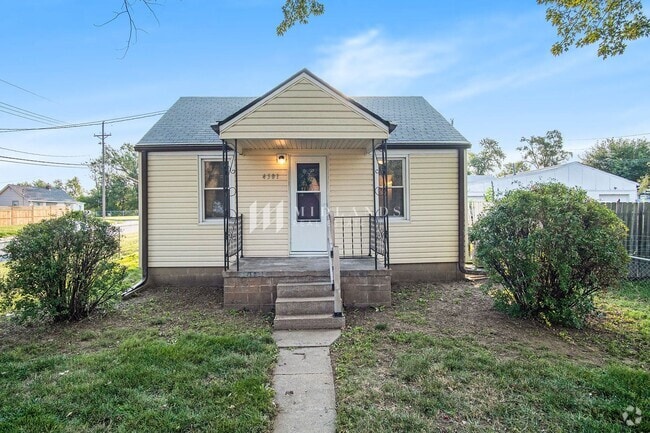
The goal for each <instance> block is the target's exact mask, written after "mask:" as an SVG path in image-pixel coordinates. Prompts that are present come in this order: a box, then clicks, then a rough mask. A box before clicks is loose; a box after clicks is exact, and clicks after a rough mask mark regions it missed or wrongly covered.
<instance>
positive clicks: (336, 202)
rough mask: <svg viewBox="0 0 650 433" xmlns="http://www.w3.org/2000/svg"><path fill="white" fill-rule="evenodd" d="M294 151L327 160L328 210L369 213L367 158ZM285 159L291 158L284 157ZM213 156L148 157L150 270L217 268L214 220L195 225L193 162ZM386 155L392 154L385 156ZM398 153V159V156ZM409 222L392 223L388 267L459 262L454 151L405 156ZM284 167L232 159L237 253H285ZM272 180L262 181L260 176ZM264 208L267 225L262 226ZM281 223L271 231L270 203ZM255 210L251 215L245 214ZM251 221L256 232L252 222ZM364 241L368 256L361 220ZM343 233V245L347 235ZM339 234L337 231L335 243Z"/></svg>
mask: <svg viewBox="0 0 650 433" xmlns="http://www.w3.org/2000/svg"><path fill="white" fill-rule="evenodd" d="M294 152H295V154H299V155H305V154H314V155H316V154H318V155H324V156H327V170H328V201H329V203H328V204H329V208H330V210H331V211H333V212H334V213H335V215H340V216H352V215H363V216H364V217H365V216H367V215H368V213H370V212H372V208H373V198H374V197H373V190H372V163H371V155H370V154H366V153H360V152H350V151H347V152H337V151H332V150H322V151H302V152H296V151H294ZM288 155H289V158H291V155H292V153H291V152H288ZM201 156H202V157H210V158H217V159H218V158H220V157H221V152H212V153H196V152H150V153H149V170H148V171H149V197H148V199H149V266H151V267H198V266H223V225H222V223H221V221H220V220H219V221H215V222H211V223H200V222H199V217H200V215H199V213H200V181H199V174H200V167H199V158H200V157H201ZM389 156H393V155H392V154H391V152H389ZM400 156H405V155H400ZM407 161H408V164H407V167H408V170H409V171H408V176H407V179H408V185H407V189H406V191H407V194H408V197H409V199H408V220H395V219H391V222H390V238H391V243H390V248H391V250H390V252H391V262H392V263H395V264H399V263H433V262H440V263H444V262H456V261H458V166H457V164H458V158H457V152H456V151H455V150H439V151H429V152H426V153H412V154H410V155H408V158H407ZM289 167H290V163H287V164H285V165H279V164H277V162H276V154H275V153H271V152H269V151H266V152H264V151H258V152H252V151H251V152H249V153H246V154H245V155H240V156H239V175H238V176H239V211H240V213H242V214H243V215H244V255H245V256H248V257H286V256H288V255H289V253H290V251H289V236H290V234H289V217H290V215H289V203H290V197H289V177H288V176H289V173H288V169H289ZM268 174H271V175H276V178H271V179H264V177H263V176H264V175H268ZM267 205H268V208H267V210H266V215H267V220H266V224H267V227H264V225H265V221H264V214H265V210H264V209H265V207H266V206H267ZM278 205H280V210H281V215H282V224H281V225H280V226H279V229H278V228H277V227H276V218H277V213H276V209H277V206H278ZM253 211H255V218H252V215H251V213H252V212H253ZM254 220H256V224H257V226H256V227H253V226H252V224H253V221H254ZM362 227H363V230H362V232H361V233H360V232H359V231H357V229H356V228H355V245H357V246H358V245H360V244H359V239H360V236H363V244H361V245H360V246H362V248H363V251H364V252H367V242H368V240H369V235H370V234H369V233H368V227H367V220H366V219H364V221H363V224H362ZM349 229H350V228H349V227H348V228H347V229H346V236H348V237H347V238H346V240H347V242H349V241H350V237H349V236H350V235H351V232H350V230H349ZM342 236H343V233H342V229H341V227H339V230H337V243H338V244H339V245H341V242H342Z"/></svg>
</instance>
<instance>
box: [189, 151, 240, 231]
mask: <svg viewBox="0 0 650 433" xmlns="http://www.w3.org/2000/svg"><path fill="white" fill-rule="evenodd" d="M210 161H214V162H222V161H223V158H222V157H221V156H210V155H200V156H199V157H198V170H197V173H198V194H199V215H198V217H199V225H213V224H221V225H223V217H221V218H211V219H205V212H204V210H205V189H204V186H203V182H204V178H205V175H204V167H205V165H204V162H210ZM228 161H229V162H231V161H232V158H229V159H228ZM234 179H235V177H234V175H233V174H232V173H229V182H230V184H231V185H232V183H233V182H234ZM233 205H234V200H233V197H232V196H230V207H231V208H232V206H233Z"/></svg>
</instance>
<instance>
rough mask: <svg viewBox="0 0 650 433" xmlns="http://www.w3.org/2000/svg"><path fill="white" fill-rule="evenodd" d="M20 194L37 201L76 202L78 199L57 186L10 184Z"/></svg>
mask: <svg viewBox="0 0 650 433" xmlns="http://www.w3.org/2000/svg"><path fill="white" fill-rule="evenodd" d="M9 187H10V188H12V189H13V190H14V191H16V192H17V193H18V194H20V195H22V196H23V197H25V200H27V201H36V202H56V203H76V202H77V200H75V199H74V198H72V197H71V196H70V195H69V194H68V193H67V192H65V191H63V190H62V189H56V188H50V189H47V188H36V187H33V186H19V185H9Z"/></svg>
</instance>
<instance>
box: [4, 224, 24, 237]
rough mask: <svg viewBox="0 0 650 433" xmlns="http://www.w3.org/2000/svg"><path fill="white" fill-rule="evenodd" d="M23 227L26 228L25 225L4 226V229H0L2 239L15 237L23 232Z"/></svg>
mask: <svg viewBox="0 0 650 433" xmlns="http://www.w3.org/2000/svg"><path fill="white" fill-rule="evenodd" d="M23 227H25V226H24V225H19V226H2V227H0V239H2V238H8V237H11V236H15V235H16V234H17V233H18V232H19V231H21V230H22V229H23Z"/></svg>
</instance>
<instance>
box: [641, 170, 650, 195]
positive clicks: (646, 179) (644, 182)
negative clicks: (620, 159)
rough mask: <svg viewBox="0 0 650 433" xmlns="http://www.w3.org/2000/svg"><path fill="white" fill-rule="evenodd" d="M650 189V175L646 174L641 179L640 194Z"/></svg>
mask: <svg viewBox="0 0 650 433" xmlns="http://www.w3.org/2000/svg"><path fill="white" fill-rule="evenodd" d="M648 189H650V174H646V175H645V176H643V177H642V178H641V179H639V193H640V194H642V193H644V192H646V191H647V190H648Z"/></svg>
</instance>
